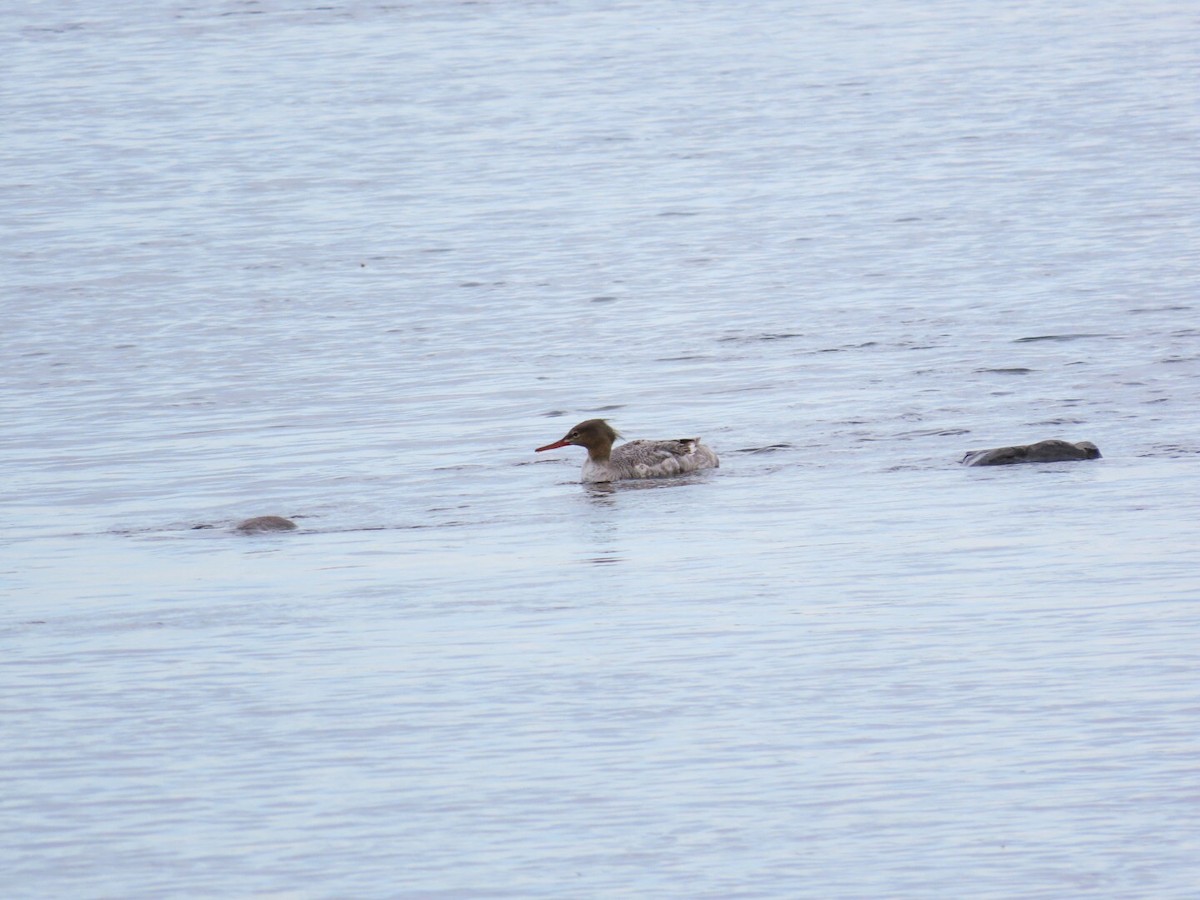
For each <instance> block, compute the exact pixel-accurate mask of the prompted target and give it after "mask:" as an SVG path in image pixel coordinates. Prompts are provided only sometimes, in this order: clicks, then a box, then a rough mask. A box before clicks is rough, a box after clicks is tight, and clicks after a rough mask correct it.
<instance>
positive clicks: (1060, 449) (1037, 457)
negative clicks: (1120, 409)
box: [962, 441, 1100, 466]
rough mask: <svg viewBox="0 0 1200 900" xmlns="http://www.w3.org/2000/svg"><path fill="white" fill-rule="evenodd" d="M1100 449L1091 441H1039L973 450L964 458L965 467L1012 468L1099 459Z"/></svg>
mask: <svg viewBox="0 0 1200 900" xmlns="http://www.w3.org/2000/svg"><path fill="white" fill-rule="evenodd" d="M1099 458H1100V448H1099V447H1097V446H1096V445H1095V444H1093V443H1092V442H1091V441H1080V442H1079V443H1077V444H1071V443H1068V442H1067V441H1038V442H1037V443H1036V444H1023V445H1021V446H1017V447H998V448H996V449H995V450H972V451H971V452H969V453H968V454H967V455H966V456H964V457H963V458H962V464H963V465H964V466H1011V465H1014V464H1016V463H1046V462H1069V461H1071V460H1076V459H1099Z"/></svg>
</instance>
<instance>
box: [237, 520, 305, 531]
mask: <svg viewBox="0 0 1200 900" xmlns="http://www.w3.org/2000/svg"><path fill="white" fill-rule="evenodd" d="M295 527H296V523H295V522H293V521H292V520H291V519H285V518H284V517H283V516H255V517H254V518H253V519H246V521H244V522H239V523H238V524H237V526H236V527H235V528H234V530H235V531H240V532H241V533H242V534H263V533H265V532H268V531H292V530H294V529H295Z"/></svg>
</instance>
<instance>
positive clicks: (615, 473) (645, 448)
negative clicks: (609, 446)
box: [583, 438, 721, 481]
mask: <svg viewBox="0 0 1200 900" xmlns="http://www.w3.org/2000/svg"><path fill="white" fill-rule="evenodd" d="M720 464H721V463H720V460H719V459H718V458H717V454H716V453H714V452H713V451H712V449H711V448H709V447H706V446H705V445H704V444H702V443H700V439H699V438H680V439H678V440H673V441H629V442H628V443H626V444H622V445H621V446H620V447H616V448H614V449H613V451H612V456H610V457H609V459H608V461H607V462H605V463H594V462H592V461H591V460H588V461H587V463H585V464H584V467H583V480H584V481H618V480H620V479H622V478H666V477H668V476H671V475H682V474H684V473H686V472H695V471H698V470H699V469H715V468H718V467H719V466H720Z"/></svg>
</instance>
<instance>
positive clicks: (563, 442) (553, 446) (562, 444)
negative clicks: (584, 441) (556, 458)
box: [533, 438, 571, 453]
mask: <svg viewBox="0 0 1200 900" xmlns="http://www.w3.org/2000/svg"><path fill="white" fill-rule="evenodd" d="M570 445H571V442H570V441H568V440H567V439H566V438H563V439H562V440H561V441H555V442H554V443H553V444H547V445H546V446H545V447H538V448H537V449H536V450H534V451H533V452H534V453H541V452H542V451H543V450H557V449H558V448H559V447H569V446H570Z"/></svg>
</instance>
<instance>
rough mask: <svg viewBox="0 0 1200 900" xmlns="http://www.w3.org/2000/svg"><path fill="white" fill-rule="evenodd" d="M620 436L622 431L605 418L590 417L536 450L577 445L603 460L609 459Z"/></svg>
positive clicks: (589, 454) (591, 455) (590, 454)
mask: <svg viewBox="0 0 1200 900" xmlns="http://www.w3.org/2000/svg"><path fill="white" fill-rule="evenodd" d="M620 436H621V435H620V432H618V431H617V430H616V429H615V428H613V427H612V426H611V425H609V424H608V422H606V421H604V419H588V420H587V421H586V422H580V423H579V424H578V425H576V426H575V427H574V428H572V429H571V430H570V431H568V432H567V433H566V435H564V436H563V437H562V438H561V439H560V440H557V441H555V442H554V443H553V444H547V445H546V446H545V447H538V448H537V450H535V451H534V452H535V453H541V452H542V451H543V450H557V449H558V448H559V447H568V446H571V445H575V446H577V447H586V448H587V451H588V456H590V457H591V458H592V459H597V460H603V459H608V456H609V454H610V453H611V452H612V445H613V441H615V440H616V439H617V438H619V437H620Z"/></svg>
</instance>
